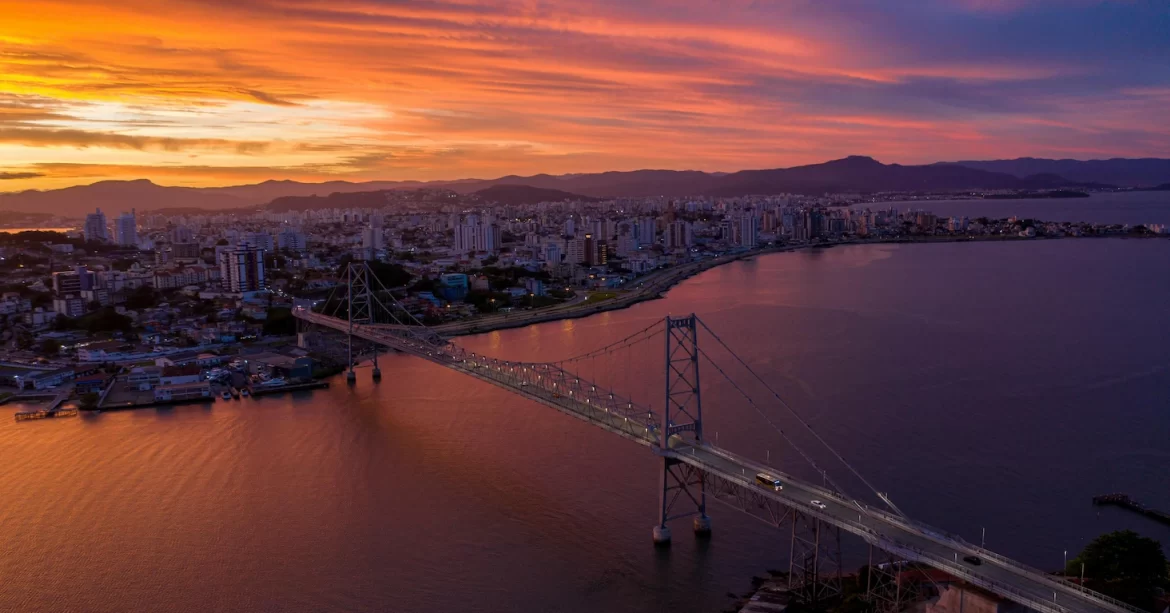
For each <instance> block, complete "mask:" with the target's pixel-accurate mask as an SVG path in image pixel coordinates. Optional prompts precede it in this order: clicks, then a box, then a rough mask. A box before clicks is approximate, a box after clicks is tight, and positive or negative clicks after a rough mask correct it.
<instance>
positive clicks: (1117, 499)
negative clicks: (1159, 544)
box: [1093, 494, 1170, 524]
mask: <svg viewBox="0 0 1170 613" xmlns="http://www.w3.org/2000/svg"><path fill="white" fill-rule="evenodd" d="M1093 504H1095V505H1098V506H1115V507H1121V508H1123V509H1128V510H1130V511H1133V512H1134V513H1138V514H1140V515H1145V516H1146V517H1149V518H1150V519H1152V520H1154V521H1157V522H1162V523H1163V524H1170V513H1167V512H1165V511H1159V510H1157V509H1151V508H1149V507H1147V506H1146V505H1144V504H1142V503H1140V502H1138V501H1136V500H1134V499H1133V498H1130V497H1129V495H1128V494H1105V495H1102V496H1093Z"/></svg>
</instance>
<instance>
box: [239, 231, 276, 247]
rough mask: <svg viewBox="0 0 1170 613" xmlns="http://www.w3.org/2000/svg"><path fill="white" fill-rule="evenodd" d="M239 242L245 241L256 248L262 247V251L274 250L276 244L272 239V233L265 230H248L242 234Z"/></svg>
mask: <svg viewBox="0 0 1170 613" xmlns="http://www.w3.org/2000/svg"><path fill="white" fill-rule="evenodd" d="M240 242H241V243H247V244H249V245H251V246H253V247H255V248H256V249H263V250H264V251H276V245H275V244H274V241H273V240H272V235H271V234H269V233H267V232H249V233H247V234H245V235H244V238H243V240H242V241H240Z"/></svg>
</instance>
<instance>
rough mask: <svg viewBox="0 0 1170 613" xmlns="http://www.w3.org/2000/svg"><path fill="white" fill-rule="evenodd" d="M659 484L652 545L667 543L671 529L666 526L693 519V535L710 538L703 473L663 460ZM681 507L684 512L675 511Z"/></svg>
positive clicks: (675, 462)
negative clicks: (692, 517)
mask: <svg viewBox="0 0 1170 613" xmlns="http://www.w3.org/2000/svg"><path fill="white" fill-rule="evenodd" d="M661 482H662V491H661V492H660V494H661V496H660V498H659V507H658V525H657V526H655V527H654V544H655V545H666V544H669V543H670V527H669V526H667V525H666V523H667V522H669V521H670V520H672V519H679V518H682V517H690V516H692V515H693V516H695V519H694V522H693V523H692V524H691V525H692V527H693V528H694V530H695V535H696V536H699V537H708V536H711V518H710V517H707V496H706V494H705V490H704V486H703V473H702V471H700V470H699V469H697V468H695V467H693V466H691V465H689V464H684V463H682V462H679V461H678V460H675V459H673V458H665V457H664V458H662V480H661ZM688 501H689V503H688ZM680 503H681V504H682V506H683V509H682V510H680V511H676V509H675V506H676V505H677V504H680ZM691 505H694V506H693V507H692V506H691ZM692 509H693V510H692ZM660 537H661V538H660Z"/></svg>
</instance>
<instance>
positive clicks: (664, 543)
mask: <svg viewBox="0 0 1170 613" xmlns="http://www.w3.org/2000/svg"><path fill="white" fill-rule="evenodd" d="M653 535H654V545H655V546H657V547H669V546H670V526H663V525H659V526H654V531H653Z"/></svg>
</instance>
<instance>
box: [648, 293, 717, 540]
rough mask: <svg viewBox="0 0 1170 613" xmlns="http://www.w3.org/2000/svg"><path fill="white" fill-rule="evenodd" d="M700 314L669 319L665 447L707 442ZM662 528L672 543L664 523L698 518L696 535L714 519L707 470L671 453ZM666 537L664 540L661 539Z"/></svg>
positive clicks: (664, 485) (666, 460) (661, 500)
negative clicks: (683, 508) (710, 513)
mask: <svg viewBox="0 0 1170 613" xmlns="http://www.w3.org/2000/svg"><path fill="white" fill-rule="evenodd" d="M697 322H698V320H697V318H696V317H695V316H694V315H693V314H692V315H690V316H689V317H678V318H674V317H670V316H669V315H668V316H667V317H666V403H665V405H664V406H665V408H664V410H663V412H662V430H661V432H662V435H661V437H660V438H659V445H660V448H661V449H662V450H663V451H666V450H669V449H670V448H671V446H672V444H677V443H678V442H679V441H680V439H681V440H682V441H685V442H689V443H691V444H695V445H701V444H702V443H703V405H702V397H701V395H700V392H699V330H698V325H697ZM660 484H661V487H660V495H659V511H658V526H657V528H656V533H655V534H656V535H657V536H656V540H657V541H658V542H660V543H664V542H669V541H670V536H669V535H670V531H669V529H668V528H667V526H666V523H667V522H668V521H670V520H672V519H677V518H680V517H689V516H692V515H694V516H696V517H695V522H694V528H695V533H696V534H703V535H705V534H709V533H710V531H711V524H710V522H711V520H710V518H709V517H707V493H706V489H705V487H704V475H703V471H701V470H699V469H697V468H695V467H693V466H690V465H687V464H683V463H681V462H679V461H678V460H676V459H673V458H670V457H668V456H665V455H664V456H663V458H662V478H661V480H660ZM683 501H689V503H690V504H685V502H684V504H685V506H686V507H688V510H687V511H680V512H676V511H675V506H676V503H680V502H683ZM661 535H665V537H664V538H660V536H661Z"/></svg>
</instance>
